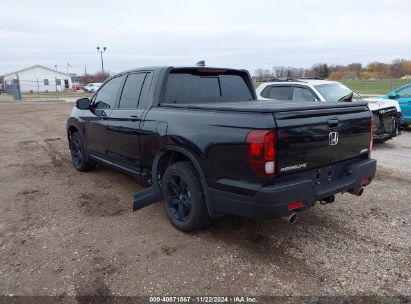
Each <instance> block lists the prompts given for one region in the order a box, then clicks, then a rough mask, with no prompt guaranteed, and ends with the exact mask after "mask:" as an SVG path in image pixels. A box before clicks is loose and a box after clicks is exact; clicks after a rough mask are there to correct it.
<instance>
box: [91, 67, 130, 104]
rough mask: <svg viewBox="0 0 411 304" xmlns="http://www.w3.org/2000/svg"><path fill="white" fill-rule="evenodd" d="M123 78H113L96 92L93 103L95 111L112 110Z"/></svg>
mask: <svg viewBox="0 0 411 304" xmlns="http://www.w3.org/2000/svg"><path fill="white" fill-rule="evenodd" d="M124 78H125V75H122V76H119V77H116V78H113V79H111V80H109V81H108V82H106V83H105V84H104V86H102V87H101V88H100V90H98V92H97V94H96V97H95V101H94V102H95V104H94V105H95V108H96V109H112V108H114V105H115V104H116V101H117V96H118V93H119V91H120V88H121V86H122V84H123V81H124Z"/></svg>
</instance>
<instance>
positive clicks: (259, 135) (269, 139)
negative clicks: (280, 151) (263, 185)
mask: <svg viewBox="0 0 411 304" xmlns="http://www.w3.org/2000/svg"><path fill="white" fill-rule="evenodd" d="M246 142H247V144H248V158H249V162H250V166H251V168H252V169H253V170H254V172H255V173H257V174H258V175H260V176H274V175H275V155H276V135H275V133H274V131H271V130H270V131H268V130H253V131H251V132H250V133H248V135H247V138H246Z"/></svg>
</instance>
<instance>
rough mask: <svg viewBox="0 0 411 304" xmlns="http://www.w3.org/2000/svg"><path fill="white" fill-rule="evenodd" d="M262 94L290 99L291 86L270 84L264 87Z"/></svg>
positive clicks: (279, 98)
mask: <svg viewBox="0 0 411 304" xmlns="http://www.w3.org/2000/svg"><path fill="white" fill-rule="evenodd" d="M261 96H263V97H265V98H270V99H278V100H290V99H291V87H290V86H269V87H267V88H265V89H264V91H263V92H262V94H261Z"/></svg>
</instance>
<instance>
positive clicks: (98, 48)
mask: <svg viewBox="0 0 411 304" xmlns="http://www.w3.org/2000/svg"><path fill="white" fill-rule="evenodd" d="M106 50H107V48H106V47H103V49H102V50H100V47H99V46H98V47H97V52H99V53H100V57H101V72H102V73H103V74H104V62H103V53H104V52H105V51H106Z"/></svg>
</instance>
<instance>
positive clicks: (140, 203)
mask: <svg viewBox="0 0 411 304" xmlns="http://www.w3.org/2000/svg"><path fill="white" fill-rule="evenodd" d="M162 199H163V195H162V193H161V190H160V187H159V186H158V183H156V184H153V185H152V186H150V187H148V188H146V189H144V190H143V191H139V192H137V193H134V198H133V211H136V210H139V209H141V208H144V207H147V206H149V205H151V204H154V203H156V202H158V201H160V200H162Z"/></svg>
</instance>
